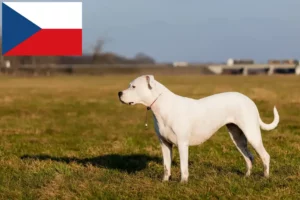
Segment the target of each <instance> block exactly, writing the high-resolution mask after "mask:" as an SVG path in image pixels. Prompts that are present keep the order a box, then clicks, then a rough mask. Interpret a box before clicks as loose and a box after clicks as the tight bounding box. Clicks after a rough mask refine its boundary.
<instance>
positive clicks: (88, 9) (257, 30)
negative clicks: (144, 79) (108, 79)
mask: <svg viewBox="0 0 300 200" xmlns="http://www.w3.org/2000/svg"><path fill="white" fill-rule="evenodd" d="M31 1H32V0H31ZM48 1H50V0H48ZM1 13H2V11H1ZM1 21H2V20H1ZM98 39H104V40H105V41H106V43H105V46H104V50H105V51H107V52H115V53H117V54H120V55H123V56H126V57H134V56H135V55H136V54H137V53H139V52H143V53H146V54H147V55H149V56H152V57H153V58H155V59H156V60H157V61H158V62H173V61H187V62H226V61H227V59H228V58H236V59H240V58H247V59H254V60H255V61H256V62H265V61H267V60H268V59H290V58H291V59H300V0H251V1H241V0H226V1H225V0H218V1H217V0H210V1H209V0H203V1H200V0H185V1H183V0H86V1H84V2H83V49H84V52H91V51H92V50H93V46H94V45H95V43H96V41H97V40H98Z"/></svg>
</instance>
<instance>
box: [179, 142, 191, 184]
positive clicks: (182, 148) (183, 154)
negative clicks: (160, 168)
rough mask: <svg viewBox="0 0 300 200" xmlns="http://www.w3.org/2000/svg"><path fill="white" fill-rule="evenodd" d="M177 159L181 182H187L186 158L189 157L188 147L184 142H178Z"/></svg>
mask: <svg viewBox="0 0 300 200" xmlns="http://www.w3.org/2000/svg"><path fill="white" fill-rule="evenodd" d="M178 150H179V158H180V171H181V182H182V183H184V182H187V181H188V177H189V169H188V156H189V145H188V142H186V141H179V142H178Z"/></svg>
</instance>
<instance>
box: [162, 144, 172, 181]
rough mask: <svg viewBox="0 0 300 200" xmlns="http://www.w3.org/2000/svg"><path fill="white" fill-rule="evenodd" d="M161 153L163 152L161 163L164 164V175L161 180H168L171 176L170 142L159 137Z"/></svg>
mask: <svg viewBox="0 0 300 200" xmlns="http://www.w3.org/2000/svg"><path fill="white" fill-rule="evenodd" d="M160 144H161V149H162V154H163V165H164V177H163V181H169V179H170V176H171V163H172V146H173V145H172V144H171V143H168V142H167V141H165V140H163V139H160Z"/></svg>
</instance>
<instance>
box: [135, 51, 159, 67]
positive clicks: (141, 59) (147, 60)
mask: <svg viewBox="0 0 300 200" xmlns="http://www.w3.org/2000/svg"><path fill="white" fill-rule="evenodd" d="M135 60H136V62H137V63H143V64H154V63H155V60H154V58H152V57H150V56H148V55H146V54H145V53H137V54H136V56H135Z"/></svg>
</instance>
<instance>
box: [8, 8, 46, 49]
mask: <svg viewBox="0 0 300 200" xmlns="http://www.w3.org/2000/svg"><path fill="white" fill-rule="evenodd" d="M39 30H41V28H40V27H39V26H37V25H36V24H34V23H32V22H31V21H30V20H28V19H26V18H25V17H23V16H22V15H20V14H19V13H18V12H16V11H14V10H13V9H11V8H10V7H9V6H7V5H6V4H5V3H2V54H5V53H7V52H8V51H10V50H11V49H12V48H14V47H15V46H17V45H18V44H20V43H21V42H23V41H24V40H26V39H27V38H29V37H30V36H32V35H33V34H35V33H36V32H38V31H39Z"/></svg>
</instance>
